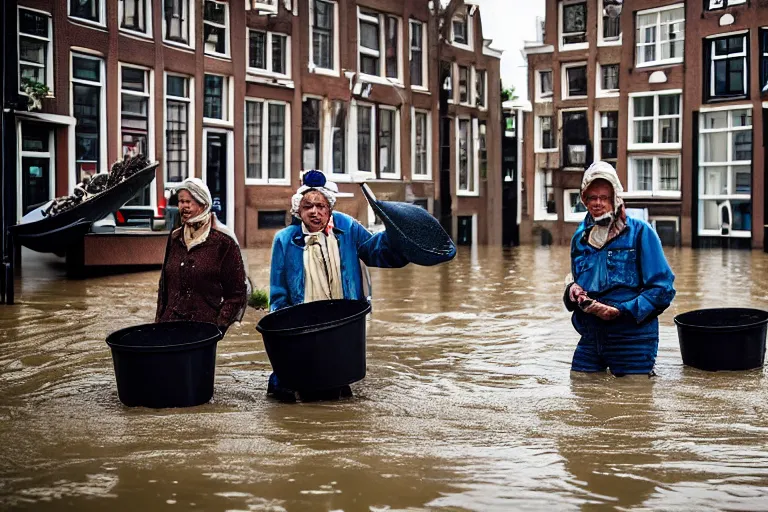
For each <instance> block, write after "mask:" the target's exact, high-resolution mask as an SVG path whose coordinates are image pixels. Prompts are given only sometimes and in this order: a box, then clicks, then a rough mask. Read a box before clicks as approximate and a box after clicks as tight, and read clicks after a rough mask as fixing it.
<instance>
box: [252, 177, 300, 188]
mask: <svg viewBox="0 0 768 512" xmlns="http://www.w3.org/2000/svg"><path fill="white" fill-rule="evenodd" d="M245 184H246V186H251V185H258V186H265V187H290V186H291V182H290V181H287V180H283V181H264V180H259V179H255V178H245Z"/></svg>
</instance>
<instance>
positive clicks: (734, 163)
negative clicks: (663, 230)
mask: <svg viewBox="0 0 768 512" xmlns="http://www.w3.org/2000/svg"><path fill="white" fill-rule="evenodd" d="M734 110H753V106H752V105H751V104H742V105H729V106H727V107H718V108H702V109H701V110H700V111H699V116H700V117H701V118H703V116H704V115H705V114H708V113H711V112H719V111H724V112H727V113H728V114H727V115H728V126H727V127H726V128H706V127H704V126H702V125H701V123H700V125H699V155H698V162H699V191H698V193H699V202H701V201H702V200H726V199H735V200H752V193H751V192H750V193H749V194H737V193H736V192H735V190H734V184H733V182H732V181H733V171H732V168H733V167H750V172H751V173H752V174H754V169H753V168H752V163H753V161H754V158H755V156H754V155H755V141H754V126H755V124H754V123H755V119H754V111H753V112H752V114H753V117H752V124H751V125H750V126H732V119H733V118H732V117H731V112H732V111H734ZM744 131H748V132H751V133H752V158H751V159H750V160H733V134H734V133H736V132H744ZM710 133H726V134H727V136H726V155H727V157H726V160H725V161H722V162H705V161H704V153H705V144H704V141H705V140H706V139H705V135H707V134H710ZM708 167H724V168H726V188H727V190H728V193H725V194H706V193H705V190H706V188H705V185H706V184H705V180H704V176H702V173H703V172H705V170H706V169H707V168H708Z"/></svg>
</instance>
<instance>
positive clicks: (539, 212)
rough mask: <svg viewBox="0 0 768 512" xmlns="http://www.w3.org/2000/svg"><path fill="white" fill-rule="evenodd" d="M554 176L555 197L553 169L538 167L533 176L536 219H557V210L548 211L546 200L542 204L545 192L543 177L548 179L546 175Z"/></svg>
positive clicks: (534, 214) (534, 216)
mask: <svg viewBox="0 0 768 512" xmlns="http://www.w3.org/2000/svg"><path fill="white" fill-rule="evenodd" d="M547 175H549V176H552V183H553V185H552V194H553V198H554V193H555V187H554V175H553V171H552V169H537V170H536V172H535V173H534V176H533V220H534V221H556V220H557V212H555V213H547V203H546V200H545V201H544V204H542V202H541V200H542V196H543V193H544V189H543V186H542V185H543V184H542V182H541V180H542V178H544V179H546V176H547Z"/></svg>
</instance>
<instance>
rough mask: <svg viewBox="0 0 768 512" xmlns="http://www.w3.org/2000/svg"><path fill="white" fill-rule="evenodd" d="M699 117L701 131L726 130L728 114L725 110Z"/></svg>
mask: <svg viewBox="0 0 768 512" xmlns="http://www.w3.org/2000/svg"><path fill="white" fill-rule="evenodd" d="M701 117H702V120H701V129H703V130H711V129H717V128H728V112H727V111H725V110H721V111H717V112H706V113H704V114H702V115H701Z"/></svg>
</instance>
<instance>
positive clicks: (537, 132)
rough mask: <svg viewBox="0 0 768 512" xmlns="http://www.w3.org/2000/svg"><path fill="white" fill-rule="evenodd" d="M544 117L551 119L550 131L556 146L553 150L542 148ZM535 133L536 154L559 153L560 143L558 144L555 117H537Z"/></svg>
mask: <svg viewBox="0 0 768 512" xmlns="http://www.w3.org/2000/svg"><path fill="white" fill-rule="evenodd" d="M542 117H548V118H549V119H550V131H551V132H552V141H553V142H554V144H555V147H553V148H545V147H543V146H542V143H543V142H544V141H543V140H542V139H543V137H542V136H541V118H542ZM534 125H535V132H534V134H533V135H534V136H533V139H534V142H535V144H534V148H535V150H534V152H535V153H557V151H558V143H557V133H558V130H557V123H556V122H555V116H554V115H548V116H536V119H535V122H534Z"/></svg>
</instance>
